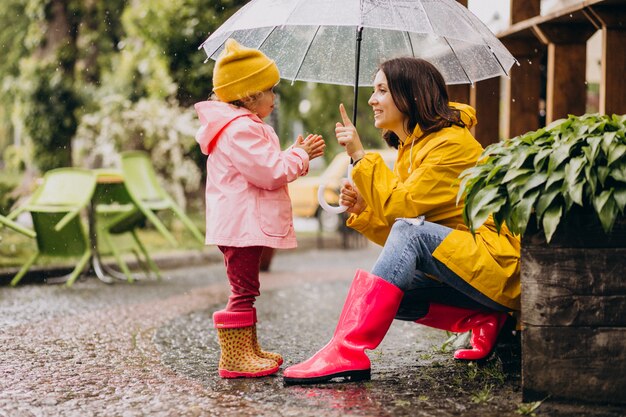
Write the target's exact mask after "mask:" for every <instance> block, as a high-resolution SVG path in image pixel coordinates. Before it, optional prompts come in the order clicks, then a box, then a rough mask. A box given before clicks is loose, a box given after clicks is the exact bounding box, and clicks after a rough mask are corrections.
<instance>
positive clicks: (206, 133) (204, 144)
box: [194, 101, 263, 155]
mask: <svg viewBox="0 0 626 417" xmlns="http://www.w3.org/2000/svg"><path fill="white" fill-rule="evenodd" d="M194 107H195V109H196V112H197V113H198V117H199V118H200V123H201V124H202V127H200V129H199V130H198V132H197V133H196V142H198V144H199V145H200V150H201V151H202V153H203V154H205V155H208V154H210V153H211V151H212V150H213V147H214V146H215V144H216V143H217V139H218V138H219V137H220V135H221V133H222V132H223V131H224V128H225V127H226V126H228V125H229V124H230V122H232V121H233V120H235V119H238V118H240V117H249V118H251V119H252V120H254V121H258V122H259V123H263V121H262V120H261V119H259V117H258V116H257V115H256V114H254V113H252V112H250V110H248V109H246V108H244V107H237V106H233V105H232V104H228V103H224V102H221V101H201V102H199V103H196V104H195V105H194Z"/></svg>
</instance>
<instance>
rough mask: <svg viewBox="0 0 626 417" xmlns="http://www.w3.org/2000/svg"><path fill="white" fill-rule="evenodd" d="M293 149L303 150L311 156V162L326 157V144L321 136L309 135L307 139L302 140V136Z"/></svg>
mask: <svg viewBox="0 0 626 417" xmlns="http://www.w3.org/2000/svg"><path fill="white" fill-rule="evenodd" d="M293 147H294V148H300V149H303V150H304V151H305V152H306V153H307V154H309V160H311V159H315V158H317V157H318V156H322V155H324V149H325V148H326V143H325V142H324V139H323V138H322V137H321V136H320V135H309V136H307V137H306V139H302V135H300V136H298V139H296V143H295V144H294V145H293Z"/></svg>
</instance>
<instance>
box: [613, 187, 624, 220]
mask: <svg viewBox="0 0 626 417" xmlns="http://www.w3.org/2000/svg"><path fill="white" fill-rule="evenodd" d="M613 198H614V199H615V202H616V203H617V208H618V209H619V211H620V213H622V214H624V209H625V208H626V187H621V188H618V187H615V188H614V189H613Z"/></svg>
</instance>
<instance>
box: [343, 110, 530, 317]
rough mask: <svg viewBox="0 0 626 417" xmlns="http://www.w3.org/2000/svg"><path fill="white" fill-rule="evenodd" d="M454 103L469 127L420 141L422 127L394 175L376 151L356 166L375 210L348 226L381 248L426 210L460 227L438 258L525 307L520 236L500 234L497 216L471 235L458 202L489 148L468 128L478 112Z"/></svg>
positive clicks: (501, 298)
mask: <svg viewBox="0 0 626 417" xmlns="http://www.w3.org/2000/svg"><path fill="white" fill-rule="evenodd" d="M451 105H452V106H453V107H455V108H457V109H459V110H460V111H461V118H462V120H463V122H465V124H466V126H467V127H466V128H464V127H459V126H451V127H448V128H444V129H442V130H440V131H438V132H435V133H431V134H429V135H427V136H426V137H424V138H422V139H419V138H420V137H421V135H422V131H421V129H420V128H419V126H417V127H416V128H415V131H414V132H413V134H412V135H411V136H409V137H408V138H407V140H406V141H405V143H404V145H400V147H399V149H398V158H397V161H396V164H395V167H394V170H393V172H392V171H391V170H390V169H389V168H388V167H387V166H386V165H385V162H384V161H383V159H382V158H381V157H380V155H378V154H376V153H370V154H367V155H366V156H365V158H363V159H362V160H361V161H360V162H359V163H358V164H357V165H356V166H355V167H354V169H353V171H352V179H353V181H354V183H355V185H356V186H357V188H358V189H359V192H360V193H361V195H362V196H363V198H364V200H365V201H366V202H367V206H368V207H367V208H366V209H365V210H364V211H363V212H362V213H361V214H359V215H358V216H357V215H354V214H353V215H351V216H350V218H349V219H348V222H347V224H348V226H349V227H351V228H353V229H355V230H357V231H359V232H360V233H362V234H363V235H365V236H366V237H367V238H368V239H370V240H371V241H373V242H375V243H378V244H379V245H384V243H385V241H386V240H387V236H388V235H389V232H390V231H391V226H393V223H394V222H395V220H396V219H397V218H400V217H417V216H421V215H423V216H425V217H426V221H429V222H433V223H438V224H441V225H443V226H447V227H450V228H451V229H453V231H452V232H451V233H450V234H449V235H448V236H447V237H446V238H445V239H444V240H443V242H442V243H441V244H440V245H439V247H438V248H437V249H436V250H435V252H433V256H434V257H435V259H437V260H439V261H440V262H442V263H444V264H445V265H446V266H447V267H448V268H450V269H451V270H452V271H453V272H454V273H456V274H457V275H458V276H460V277H461V278H463V279H464V280H465V281H467V282H468V283H469V284H470V285H471V286H472V287H474V288H476V289H477V290H478V291H480V292H481V293H482V294H484V295H486V296H487V297H489V298H490V299H492V300H493V301H495V302H497V303H499V304H501V305H503V306H506V307H508V308H511V309H512V310H519V309H520V266H519V258H520V240H519V237H518V236H515V235H513V234H512V233H511V232H510V230H509V229H508V228H507V227H506V225H502V229H501V230H500V234H498V232H497V231H496V227H495V224H494V222H493V219H492V218H491V216H490V217H489V219H488V220H487V221H486V222H485V224H484V225H483V226H481V227H480V228H479V229H478V230H476V236H475V237H474V236H472V234H471V233H470V232H469V230H468V228H467V227H466V226H465V225H464V223H463V215H462V212H463V205H462V203H459V206H457V205H456V196H457V193H458V191H459V184H460V181H459V179H458V177H459V175H460V174H461V172H462V171H463V170H465V169H466V168H470V167H472V166H474V165H475V164H476V161H477V160H478V158H479V156H480V154H481V152H482V150H483V149H482V147H481V146H480V144H479V143H478V142H477V141H476V139H474V137H473V136H472V135H471V133H470V132H469V130H468V129H469V128H470V127H471V126H473V125H474V124H476V113H475V110H474V109H473V108H472V107H470V106H467V105H464V104H457V103H451ZM415 138H417V139H415ZM414 139H415V141H414ZM412 142H414V143H413V145H412V146H413V149H412V150H411V143H412ZM434 278H436V277H434Z"/></svg>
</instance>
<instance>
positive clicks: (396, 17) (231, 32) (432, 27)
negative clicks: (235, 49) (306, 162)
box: [201, 0, 516, 121]
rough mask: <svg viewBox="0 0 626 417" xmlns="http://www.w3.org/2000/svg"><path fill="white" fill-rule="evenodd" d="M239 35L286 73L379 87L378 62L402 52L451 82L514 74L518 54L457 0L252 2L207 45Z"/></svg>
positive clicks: (211, 49)
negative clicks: (376, 78)
mask: <svg viewBox="0 0 626 417" xmlns="http://www.w3.org/2000/svg"><path fill="white" fill-rule="evenodd" d="M228 38H234V39H236V40H237V41H238V42H240V43H241V44H242V45H245V46H248V47H251V48H257V49H260V50H261V51H263V52H264V53H265V54H266V55H267V56H269V57H270V58H272V59H274V60H275V61H276V65H277V66H278V68H279V70H280V74H281V77H282V78H284V79H287V80H291V81H296V80H299V81H313V82H320V83H329V84H340V85H351V86H354V87H355V88H354V107H353V118H352V120H353V121H356V112H357V109H356V103H357V98H358V96H357V95H358V88H357V87H358V86H371V85H372V80H373V77H374V75H375V72H376V70H377V68H378V65H379V64H380V63H381V62H383V61H385V60H387V59H391V58H395V57H399V56H414V57H417V58H423V59H425V60H427V61H429V62H430V63H431V64H433V65H434V66H435V67H437V69H438V70H439V71H440V72H441V73H442V75H443V76H444V78H445V80H446V83H447V84H464V83H474V82H476V81H480V80H484V79H488V78H492V77H496V76H500V75H508V71H509V70H510V68H511V66H512V65H513V64H514V63H515V62H516V60H515V58H514V57H513V56H512V55H511V54H510V53H509V51H508V50H507V49H506V48H505V47H504V45H502V43H501V42H500V41H499V40H498V39H497V38H496V37H495V36H494V34H493V33H492V32H491V31H490V30H489V29H488V28H487V27H486V26H485V25H484V24H483V23H482V22H481V21H480V20H479V19H478V18H477V17H476V16H474V15H473V14H472V13H471V12H470V11H469V10H468V9H467V8H465V7H463V6H462V5H460V4H459V3H457V2H456V1H455V0H252V1H250V2H249V3H247V4H246V5H245V6H243V7H242V8H241V9H239V10H238V11H237V12H236V13H235V14H234V15H233V16H232V17H231V18H230V19H228V20H227V21H226V22H224V24H223V25H221V26H220V27H219V28H218V29H217V30H216V31H215V32H214V33H212V34H211V36H209V38H208V39H207V40H206V41H204V43H203V44H202V45H201V48H203V49H204V51H205V52H206V54H207V55H208V57H209V58H212V59H216V58H217V56H218V55H219V53H220V52H221V51H222V49H223V45H224V42H225V41H226V39H228Z"/></svg>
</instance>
